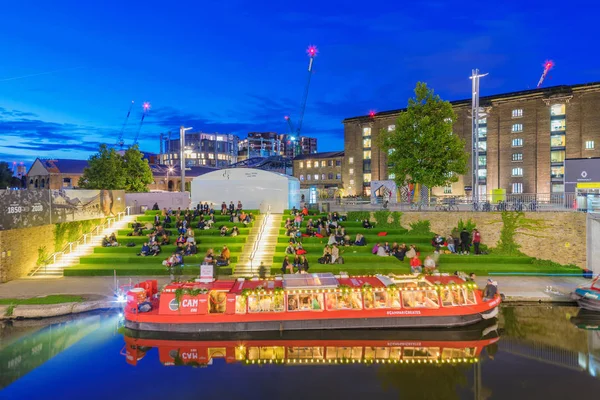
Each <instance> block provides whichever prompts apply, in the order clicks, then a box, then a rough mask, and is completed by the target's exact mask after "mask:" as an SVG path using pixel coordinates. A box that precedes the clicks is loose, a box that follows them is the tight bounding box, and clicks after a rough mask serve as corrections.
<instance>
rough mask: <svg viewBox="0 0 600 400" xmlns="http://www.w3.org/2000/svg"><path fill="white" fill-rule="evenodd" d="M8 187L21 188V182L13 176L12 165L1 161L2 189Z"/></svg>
mask: <svg viewBox="0 0 600 400" xmlns="http://www.w3.org/2000/svg"><path fill="white" fill-rule="evenodd" d="M7 187H11V188H13V187H21V180H20V179H19V178H17V177H16V176H13V172H12V170H11V169H10V165H9V164H8V163H7V162H6V161H0V189H5V188H7Z"/></svg>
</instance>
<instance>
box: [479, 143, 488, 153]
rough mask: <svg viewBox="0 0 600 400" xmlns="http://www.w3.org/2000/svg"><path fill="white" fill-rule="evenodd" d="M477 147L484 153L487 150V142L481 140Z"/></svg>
mask: <svg viewBox="0 0 600 400" xmlns="http://www.w3.org/2000/svg"><path fill="white" fill-rule="evenodd" d="M477 148H478V149H479V151H480V152H482V153H485V152H487V142H479V145H478V146H477Z"/></svg>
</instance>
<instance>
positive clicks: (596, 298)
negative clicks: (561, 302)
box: [572, 288, 600, 312]
mask: <svg viewBox="0 0 600 400" xmlns="http://www.w3.org/2000/svg"><path fill="white" fill-rule="evenodd" d="M572 297H573V298H574V299H575V300H577V304H578V305H579V307H581V308H583V309H584V310H589V311H597V312H600V292H599V291H597V290H593V289H591V288H578V289H577V290H575V292H574V293H573V295H572Z"/></svg>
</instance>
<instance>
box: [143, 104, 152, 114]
mask: <svg viewBox="0 0 600 400" xmlns="http://www.w3.org/2000/svg"><path fill="white" fill-rule="evenodd" d="M151 107H152V106H151V105H150V103H149V102H147V101H145V102H144V104H143V105H142V108H143V109H144V112H146V111H148V110H149V109H150V108H151Z"/></svg>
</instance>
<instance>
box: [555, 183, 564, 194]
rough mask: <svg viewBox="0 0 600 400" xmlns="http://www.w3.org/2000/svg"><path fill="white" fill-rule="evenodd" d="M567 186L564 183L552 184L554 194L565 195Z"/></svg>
mask: <svg viewBox="0 0 600 400" xmlns="http://www.w3.org/2000/svg"><path fill="white" fill-rule="evenodd" d="M564 191H565V185H564V184H562V183H558V184H552V193H564Z"/></svg>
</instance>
